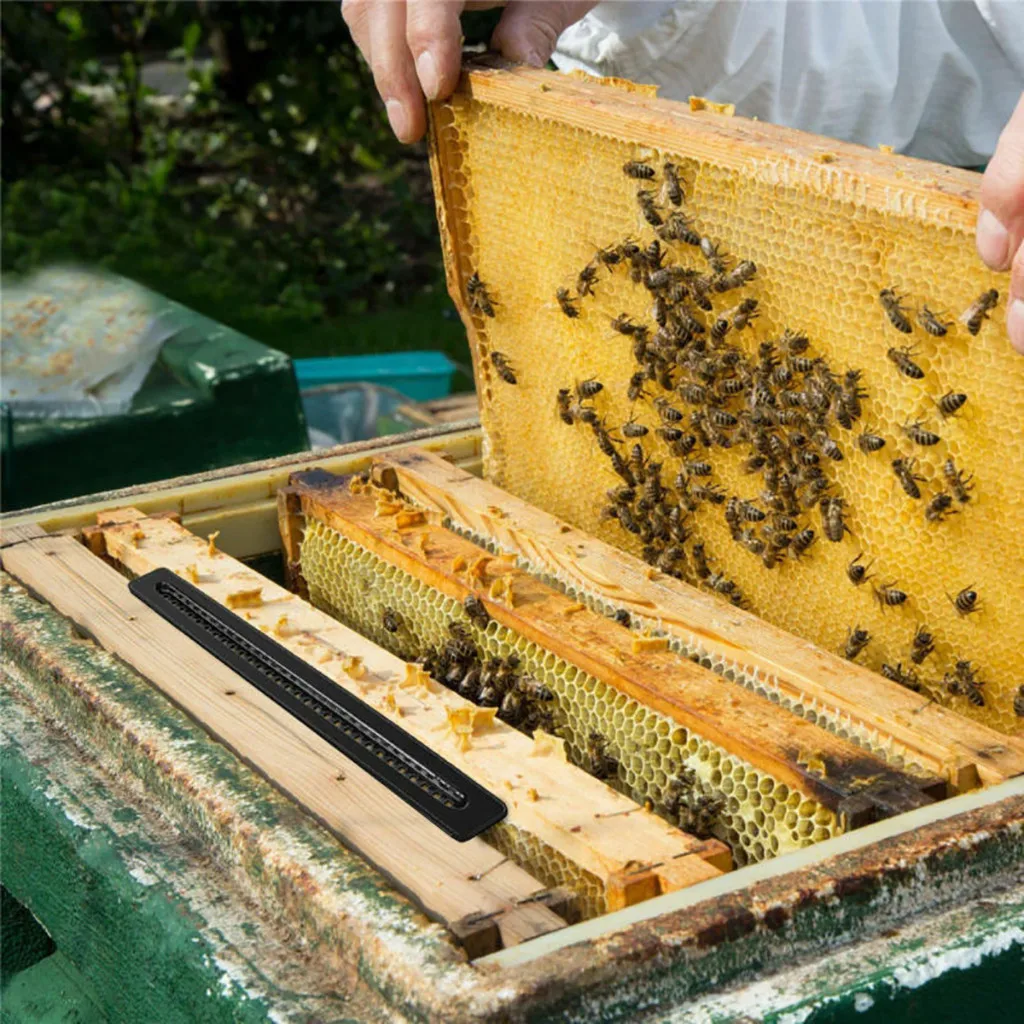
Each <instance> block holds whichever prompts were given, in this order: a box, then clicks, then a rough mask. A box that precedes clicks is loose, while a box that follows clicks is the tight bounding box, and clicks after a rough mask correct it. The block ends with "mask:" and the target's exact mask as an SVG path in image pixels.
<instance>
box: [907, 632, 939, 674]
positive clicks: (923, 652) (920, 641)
mask: <svg viewBox="0 0 1024 1024" xmlns="http://www.w3.org/2000/svg"><path fill="white" fill-rule="evenodd" d="M934 650H935V638H934V637H933V636H932V635H931V633H929V632H928V630H927V629H925V627H924V626H918V627H917V632H916V633H914V638H913V640H911V642H910V660H911V661H912V662H913V663H914V664H915V665H920V664H922V663H923V662H924V659H925V658H927V657H928V655H929V654H931V653H932V652H933V651H934Z"/></svg>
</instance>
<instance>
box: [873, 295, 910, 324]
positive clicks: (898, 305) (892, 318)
mask: <svg viewBox="0 0 1024 1024" xmlns="http://www.w3.org/2000/svg"><path fill="white" fill-rule="evenodd" d="M878 301H879V302H881V304H882V309H884V310H885V315H886V316H887V317H888V318H889V323H891V324H892V325H893V327H895V328H896V330H897V331H900V332H901V333H903V334H910V332H911V331H912V330H913V327H912V326H911V324H910V320H909V319H908V318H907V313H906V309H905V308H904V306H903V305H902V298H901V297H900V296H899V295H898V294H897V293H896V290H895V289H893V288H883V289H882V290H881V291H880V292H879V293H878Z"/></svg>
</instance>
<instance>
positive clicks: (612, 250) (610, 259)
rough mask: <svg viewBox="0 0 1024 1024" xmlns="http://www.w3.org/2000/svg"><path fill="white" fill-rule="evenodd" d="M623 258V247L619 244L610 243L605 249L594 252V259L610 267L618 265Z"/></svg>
mask: <svg viewBox="0 0 1024 1024" xmlns="http://www.w3.org/2000/svg"><path fill="white" fill-rule="evenodd" d="M622 258H623V253H622V248H621V247H620V246H617V245H609V246H607V247H606V248H604V249H598V250H597V252H595V253H594V259H595V260H597V262H598V263H600V264H601V265H602V266H605V267H608V268H611V267H616V266H618V265H619V264H620V263H621V262H622Z"/></svg>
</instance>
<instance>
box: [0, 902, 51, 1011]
mask: <svg viewBox="0 0 1024 1024" xmlns="http://www.w3.org/2000/svg"><path fill="white" fill-rule="evenodd" d="M55 949H56V946H54V944H53V939H51V938H50V936H49V935H47V933H46V929H44V928H43V926H42V925H41V924H40V923H39V922H38V921H37V920H36V919H35V918H34V917H33V916H32V913H31V911H29V910H28V909H27V908H26V907H23V906H22V905H21V904H20V903H19V902H18V901H17V900H16V899H15V898H14V897H13V896H12V895H11V894H10V893H9V892H8V891H7V890H6V889H3V888H0V990H2V988H3V986H4V985H6V984H7V982H8V981H9V980H10V978H11V975H13V974H17V973H18V972H19V971H24V970H26V969H27V968H29V967H31V966H32V965H33V964H35V963H38V962H39V961H40V960H44V959H45V958H46V957H48V956H50V955H51V954H52V953H53V951H54V950H55ZM2 1002H3V1000H2V998H0V1003H2Z"/></svg>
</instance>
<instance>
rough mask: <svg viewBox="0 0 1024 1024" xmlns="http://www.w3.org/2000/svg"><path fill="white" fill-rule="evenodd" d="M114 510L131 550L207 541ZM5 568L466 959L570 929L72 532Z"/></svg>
mask: <svg viewBox="0 0 1024 1024" xmlns="http://www.w3.org/2000/svg"><path fill="white" fill-rule="evenodd" d="M111 516H112V518H113V519H114V520H116V521H119V522H121V523H122V524H123V525H122V527H121V528H122V530H123V534H124V543H125V544H126V545H127V546H128V547H131V548H132V549H133V550H134V549H135V548H136V545H137V544H138V542H139V541H138V538H135V539H134V540H133V539H131V538H132V535H133V534H136V533H137V532H150V531H151V532H152V533H154V534H158V533H163V534H164V535H165V536H167V537H168V538H174V539H177V540H179V541H180V540H183V539H185V538H188V539H190V540H194V541H196V543H197V544H203V545H204V546H205V543H206V542H200V541H199V540H198V538H195V537H193V535H191V534H188V533H187V531H183V530H182V529H181V527H179V526H177V524H175V523H174V522H173V520H172V519H170V518H163V519H151V520H145V519H143V517H142V516H141V515H140V514H139V513H137V512H134V511H133V510H130V511H128V512H127V513H125V512H123V511H122V512H115V513H111ZM140 521H141V522H142V523H144V524H145V525H143V526H140V525H139V522H140ZM182 534H184V537H182ZM223 557H224V558H225V560H228V561H232V562H233V560H229V559H227V556H223ZM234 565H240V563H234ZM3 567H4V569H5V570H6V571H7V572H9V573H11V574H12V575H14V576H15V577H16V578H17V579H19V580H20V581H22V582H23V583H24V584H25V585H26V586H28V587H29V588H30V589H31V590H32V591H33V592H35V593H37V594H39V595H41V596H42V597H43V598H44V599H46V600H47V601H49V602H50V603H51V604H52V605H53V606H54V607H55V608H56V609H58V610H59V611H60V612H61V613H63V614H64V615H66V616H67V617H68V618H70V619H71V620H72V621H73V622H74V623H75V624H76V626H77V627H78V628H79V629H81V630H82V631H83V632H85V633H86V634H88V635H89V636H91V637H94V638H95V639H96V641H97V642H98V643H100V644H102V645H103V646H104V647H105V648H106V649H107V650H108V651H110V652H111V653H113V654H115V655H117V656H118V657H119V658H121V659H122V660H123V661H125V662H126V663H127V664H128V665H130V666H131V667H132V668H134V669H136V670H137V671H138V672H139V673H141V674H142V675H143V676H145V677H146V678H147V679H149V680H150V681H151V682H152V683H153V684H154V685H155V686H156V687H157V688H158V689H160V690H161V691H162V692H163V693H165V694H166V695H167V696H168V697H170V698H171V700H172V701H174V703H175V704H177V705H179V706H180V707H181V708H182V709H184V710H185V711H186V712H188V713H189V714H190V715H191V716H192V717H194V718H195V719H197V720H198V721H199V722H201V723H202V724H203V726H204V727H205V728H206V729H207V730H208V731H210V732H211V733H212V734H213V735H214V736H215V737H216V738H217V739H218V740H220V741H221V742H222V743H224V744H226V745H227V746H228V747H230V748H231V749H232V750H234V751H235V752H237V753H238V754H239V755H240V756H241V757H243V758H244V759H245V760H246V761H248V762H249V763H250V764H251V765H252V766H253V767H255V768H256V769H257V770H258V771H260V772H261V773H263V774H264V775H265V776H266V777H267V778H268V779H269V780H270V781H271V782H272V783H274V785H276V786H278V787H279V788H280V789H282V790H284V791H285V792H286V793H287V794H288V795H289V796H291V797H293V798H294V799H295V800H297V801H298V802H299V803H300V804H301V805H302V806H303V807H305V808H306V809H307V810H308V811H310V812H311V813H312V814H313V815H315V816H316V817H317V818H318V819H320V820H321V821H323V822H324V823H325V824H327V825H328V826H329V827H330V828H331V829H333V830H334V831H336V832H337V833H338V834H339V835H340V836H341V837H342V838H343V839H344V841H345V843H346V844H348V845H350V846H352V847H353V848H354V849H356V850H358V851H360V852H361V853H362V854H363V855H364V856H366V857H367V859H369V860H370V861H371V862H373V863H374V864H376V865H377V866H378V867H379V868H380V869H381V870H382V871H384V872H385V873H386V874H387V875H388V876H389V877H390V878H391V879H392V880H393V881H394V883H395V884H396V885H397V886H398V887H399V888H400V889H402V890H403V891H405V892H406V893H408V894H410V895H412V896H413V897H414V898H415V900H416V901H417V903H418V904H419V905H420V906H421V907H423V908H424V909H425V910H426V911H427V912H428V913H429V914H430V915H432V916H434V917H436V918H437V919H439V920H441V921H442V922H444V923H445V924H446V925H447V926H448V927H449V929H450V930H451V931H452V933H453V935H455V936H456V937H457V938H458V939H459V940H460V941H461V942H462V943H463V945H464V948H465V949H466V951H467V953H468V954H469V955H471V956H480V955H485V954H487V953H490V952H493V951H495V950H497V949H501V948H507V947H508V946H512V945H515V944H516V943H518V942H522V941H525V940H526V939H529V938H533V937H535V936H537V935H542V934H544V933H545V932H549V931H552V930H555V929H558V928H561V927H564V925H565V920H564V918H563V917H562V916H561V913H562V912H564V905H565V901H566V894H565V893H564V892H557V891H552V890H550V889H547V888H546V887H545V886H544V885H543V884H542V883H540V882H539V881H538V880H537V879H535V878H533V877H532V876H531V875H530V874H529V873H528V872H526V871H524V870H523V869H522V868H520V867H518V866H517V865H515V864H513V863H511V862H510V861H508V859H507V858H499V857H497V855H496V853H495V851H494V850H493V849H492V848H491V847H490V846H489V845H488V844H487V843H485V842H484V841H483V840H481V839H474V840H470V841H469V842H467V843H457V842H456V841H455V840H452V839H450V838H449V837H448V836H446V835H445V834H444V833H442V832H441V831H440V830H439V829H437V828H436V827H435V826H434V825H432V824H430V823H429V822H427V821H426V820H425V819H424V818H422V817H421V816H420V815H419V814H418V813H417V812H415V811H413V810H412V809H411V808H409V807H408V806H407V805H406V804H405V803H404V802H403V801H402V800H401V799H400V798H399V797H397V796H395V795H394V794H392V793H391V792H390V791H389V790H388V789H386V788H385V787H384V786H383V785H382V784H381V783H379V782H377V781H376V779H374V778H373V777H372V776H371V775H369V773H367V772H365V771H364V770H363V769H361V768H360V767H359V766H357V765H355V764H354V763H353V762H352V761H350V760H349V759H348V758H346V757H345V756H344V755H342V754H341V753H339V752H338V751H337V750H335V749H334V748H333V747H332V746H331V745H330V744H328V743H327V742H326V741H325V740H322V739H321V738H320V737H319V736H317V735H316V734H315V733H313V732H312V731H311V730H309V729H308V728H306V727H305V726H303V725H301V724H300V723H299V722H297V721H296V720H295V719H294V718H292V717H291V716H290V715H289V714H288V713H287V712H285V711H283V710H282V709H281V708H280V707H279V706H278V705H277V704H276V703H274V702H273V701H272V700H271V699H270V698H269V697H266V696H264V694H262V693H261V692H260V691H258V690H257V689H256V688H255V687H253V686H251V685H249V684H248V683H246V682H244V681H243V680H241V679H240V678H239V676H237V675H236V674H235V673H234V672H233V671H232V670H231V669H229V668H228V667H226V666H225V665H223V664H222V663H221V662H219V661H218V660H217V659H216V658H215V657H213V655H211V654H208V653H207V652H206V651H204V650H203V649H202V648H200V647H199V646H198V645H197V644H195V643H194V642H192V641H190V640H188V639H187V638H186V637H184V636H183V635H182V634H181V633H179V632H178V630H177V629H175V628H174V627H173V626H172V625H170V623H168V622H166V621H164V620H163V619H162V618H161V617H160V616H159V615H158V614H157V613H156V612H154V611H152V610H151V609H150V608H148V607H147V606H146V605H144V604H143V603H142V602H141V601H139V600H138V599H137V598H135V597H134V596H133V595H132V594H130V593H129V592H128V589H127V585H126V580H125V578H124V576H122V575H121V574H120V573H119V572H118V571H117V570H116V569H114V568H111V566H110V565H108V564H106V563H105V562H104V561H103V560H102V559H101V558H99V557H97V556H96V555H95V554H93V553H92V552H90V551H89V550H88V549H87V548H86V547H84V546H83V545H82V544H81V543H79V542H78V541H77V540H76V539H74V538H73V537H71V536H61V535H56V536H51V535H47V534H45V533H44V532H43V531H41V530H38V529H37V530H34V531H33V533H32V535H31V536H25V537H22V538H20V539H19V540H18V541H17V542H16V543H11V544H10V545H9V546H7V547H5V548H4V549H3ZM245 572H246V573H248V572H249V570H245ZM253 575H258V574H253ZM258 578H259V579H260V581H261V582H262V581H263V578H262V577H258ZM279 596H282V597H283V595H279ZM289 597H290V595H289Z"/></svg>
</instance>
